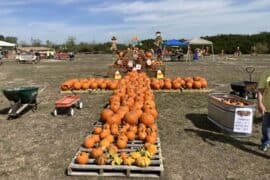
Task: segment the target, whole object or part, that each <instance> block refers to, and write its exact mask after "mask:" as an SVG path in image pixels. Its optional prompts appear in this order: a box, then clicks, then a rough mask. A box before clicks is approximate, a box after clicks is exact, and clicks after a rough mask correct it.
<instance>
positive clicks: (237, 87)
mask: <svg viewBox="0 0 270 180" xmlns="http://www.w3.org/2000/svg"><path fill="white" fill-rule="evenodd" d="M245 70H246V72H247V73H248V74H249V81H239V82H233V83H231V89H232V90H233V91H232V92H231V94H234V95H238V96H240V97H243V98H245V99H250V98H253V99H256V98H257V86H258V82H254V81H252V73H253V72H254V71H255V68H254V67H246V69H245Z"/></svg>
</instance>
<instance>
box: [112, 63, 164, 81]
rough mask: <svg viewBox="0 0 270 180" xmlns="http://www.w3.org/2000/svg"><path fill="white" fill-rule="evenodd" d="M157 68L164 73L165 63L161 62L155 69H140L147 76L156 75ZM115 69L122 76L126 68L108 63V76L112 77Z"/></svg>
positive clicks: (125, 72)
mask: <svg viewBox="0 0 270 180" xmlns="http://www.w3.org/2000/svg"><path fill="white" fill-rule="evenodd" d="M157 70H161V71H162V73H163V74H164V75H165V72H166V65H165V64H161V65H159V67H158V68H157V69H156V70H153V69H151V68H142V71H143V72H145V73H146V74H147V76H148V77H151V78H152V77H156V76H157ZM116 71H119V72H120V74H121V75H122V77H123V76H124V75H126V74H127V72H128V70H127V69H126V68H119V67H114V66H113V65H110V66H109V67H108V73H107V76H108V77H109V78H114V74H115V72H116Z"/></svg>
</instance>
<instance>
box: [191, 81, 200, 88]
mask: <svg viewBox="0 0 270 180" xmlns="http://www.w3.org/2000/svg"><path fill="white" fill-rule="evenodd" d="M192 87H193V88H194V89H201V87H202V85H201V82H200V81H194V82H193V85H192Z"/></svg>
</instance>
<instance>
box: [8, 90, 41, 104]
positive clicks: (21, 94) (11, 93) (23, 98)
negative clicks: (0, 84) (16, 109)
mask: <svg viewBox="0 0 270 180" xmlns="http://www.w3.org/2000/svg"><path fill="white" fill-rule="evenodd" d="M38 89H39V88H38V87H18V88H7V89H4V90H3V93H4V95H5V97H6V98H7V99H8V100H9V101H14V102H15V103H17V102H20V103H21V104H31V103H35V101H36V97H37V95H38Z"/></svg>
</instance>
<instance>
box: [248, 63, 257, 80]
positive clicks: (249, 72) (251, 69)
mask: <svg viewBox="0 0 270 180" xmlns="http://www.w3.org/2000/svg"><path fill="white" fill-rule="evenodd" d="M254 71H255V68H254V67H252V66H248V67H246V72H247V73H248V75H249V81H251V80H252V78H251V76H252V74H253V72H254Z"/></svg>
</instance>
